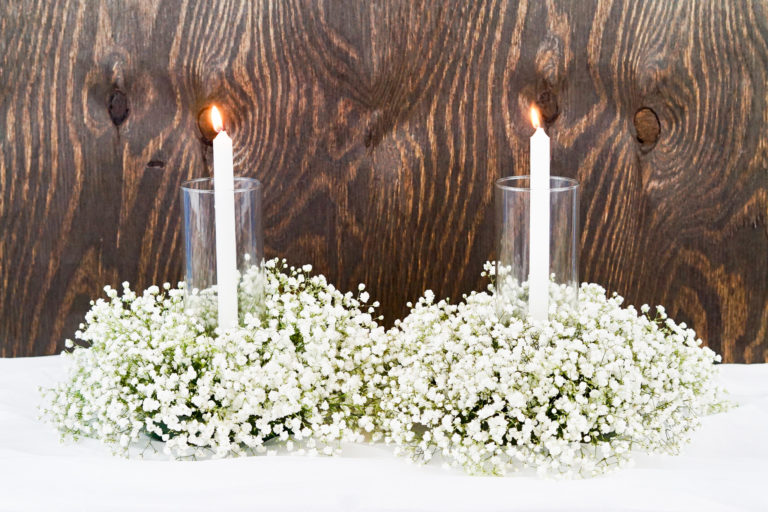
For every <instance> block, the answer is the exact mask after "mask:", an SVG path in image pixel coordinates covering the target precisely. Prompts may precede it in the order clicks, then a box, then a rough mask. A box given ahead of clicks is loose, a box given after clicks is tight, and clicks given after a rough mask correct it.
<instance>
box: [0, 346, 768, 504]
mask: <svg viewBox="0 0 768 512" xmlns="http://www.w3.org/2000/svg"><path fill="white" fill-rule="evenodd" d="M62 362H63V361H62V359H61V358H60V357H57V356H52V357H38V358H26V359H0V511H2V512H6V511H15V510H45V511H49V510H50V511H54V510H55V511H65V510H77V511H84V510H95V511H112V510H131V511H134V510H162V511H172V510H222V511H224V510H227V511H228V510H435V511H446V510H473V511H474V510H548V511H554V510H564V511H576V510H589V511H596V510H606V511H623V510H626V511H640V510H649V511H677V510H686V511H687V510H691V511H696V512H703V511H708V510H749V511H768V365H765V364H763V365H751V366H744V365H723V366H722V367H721V369H722V370H721V371H722V380H723V383H724V384H725V386H726V387H727V388H728V389H729V391H730V392H731V397H732V399H734V400H735V401H736V402H737V403H739V404H740V406H739V407H738V408H736V409H734V410H732V411H730V412H728V413H725V414H718V415H714V416H709V417H706V418H704V425H703V427H702V429H701V430H699V431H698V432H696V433H695V434H694V438H693V442H692V443H691V444H690V445H688V446H687V447H686V448H685V450H684V452H683V453H682V454H681V455H680V456H677V457H672V456H644V455H640V456H638V460H637V463H636V464H635V466H634V467H632V468H628V469H624V470H621V471H619V472H616V473H613V474H611V475H608V476H604V477H598V478H592V479H588V480H565V481H562V480H561V481H556V480H544V479H539V478H537V477H535V476H533V475H527V476H520V475H513V476H509V477H504V478H494V477H470V476H465V475H463V474H462V473H460V472H459V471H454V470H450V471H449V470H444V469H442V468H441V467H439V466H426V467H421V466H415V465H413V464H408V463H407V462H405V461H404V460H403V459H400V458H397V457H395V456H393V455H392V451H391V449H390V448H389V447H386V446H379V445H377V446H350V447H348V449H345V455H344V456H341V457H301V456H271V457H269V456H257V457H243V458H238V459H226V460H208V461H197V462H190V461H187V462H179V461H165V460H135V459H133V460H126V459H122V458H119V457H114V456H112V455H110V452H109V450H108V449H107V448H105V447H103V446H102V445H101V444H99V443H98V442H96V441H92V440H85V441H81V442H79V443H77V444H71V443H67V444H62V443H60V441H59V436H58V433H57V432H56V431H55V430H54V429H53V428H52V427H51V426H50V425H49V424H46V423H42V422H40V421H39V420H38V414H39V413H38V409H37V407H38V404H39V403H40V395H39V392H38V386H50V385H52V384H53V383H54V382H56V381H57V380H59V379H60V378H61V377H62V376H63V365H62Z"/></svg>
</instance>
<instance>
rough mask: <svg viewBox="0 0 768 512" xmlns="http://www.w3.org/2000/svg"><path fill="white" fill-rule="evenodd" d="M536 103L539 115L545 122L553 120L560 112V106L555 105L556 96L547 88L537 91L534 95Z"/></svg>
mask: <svg viewBox="0 0 768 512" xmlns="http://www.w3.org/2000/svg"><path fill="white" fill-rule="evenodd" d="M536 105H537V106H538V107H539V112H541V117H542V118H543V119H544V122H546V123H551V122H553V121H554V120H555V119H556V118H557V115H558V114H559V113H560V108H559V107H558V105H557V96H555V93H553V92H552V91H550V90H549V89H545V90H544V91H542V92H540V93H539V95H538V96H537V97H536Z"/></svg>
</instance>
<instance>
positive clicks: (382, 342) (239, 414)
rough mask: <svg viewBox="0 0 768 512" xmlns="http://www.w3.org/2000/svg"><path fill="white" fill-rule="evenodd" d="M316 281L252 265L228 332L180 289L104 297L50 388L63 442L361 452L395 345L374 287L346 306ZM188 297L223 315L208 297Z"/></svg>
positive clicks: (211, 450)
mask: <svg viewBox="0 0 768 512" xmlns="http://www.w3.org/2000/svg"><path fill="white" fill-rule="evenodd" d="M310 271H311V267H310V266H309V265H305V266H304V267H302V268H301V269H296V268H293V267H290V268H288V267H287V264H286V263H285V262H284V261H278V260H271V261H269V262H267V263H266V264H265V265H264V269H263V270H262V269H261V268H260V267H258V266H253V267H252V268H251V270H250V271H249V272H247V273H246V275H244V276H243V279H242V281H241V287H240V303H241V305H243V304H251V306H252V307H251V310H250V311H246V312H243V309H248V308H242V307H241V324H240V325H241V327H238V328H235V329H232V330H229V331H227V332H219V331H218V330H216V329H214V327H213V326H212V319H213V318H215V311H214V312H210V311H209V312H208V314H203V312H200V311H198V312H197V313H199V314H190V313H189V312H188V311H185V308H184V295H185V290H184V288H183V283H182V284H180V286H179V287H178V288H171V286H170V285H168V284H165V285H164V286H163V287H162V289H161V288H158V287H156V286H153V287H150V288H148V289H147V290H146V291H144V292H143V293H142V294H140V295H139V294H137V293H135V292H134V291H132V290H131V289H130V288H129V286H128V283H123V290H122V294H119V293H118V291H117V290H115V289H112V288H110V287H107V288H105V290H106V294H107V297H106V299H99V300H96V301H95V302H93V303H92V308H91V310H90V311H89V312H88V314H87V315H86V318H85V323H84V324H83V325H81V328H80V330H79V331H78V332H77V333H76V339H77V340H78V344H74V343H73V342H72V341H69V340H68V341H67V347H68V348H69V351H68V352H65V354H66V357H68V358H69V359H70V363H71V365H70V370H69V372H70V373H69V375H68V377H67V379H66V380H65V381H64V382H62V383H60V384H59V385H58V386H56V387H55V388H53V389H50V390H48V394H49V395H50V396H49V398H50V400H49V403H48V405H47V407H46V408H45V409H44V411H43V412H44V415H45V416H46V417H47V418H48V419H50V420H51V421H52V422H53V423H54V424H55V425H56V426H57V427H58V428H59V429H60V431H61V432H62V434H63V435H64V436H65V437H66V436H69V437H73V438H78V437H80V436H86V437H93V438H97V439H100V440H101V441H103V442H104V443H106V444H108V445H110V446H112V447H113V449H114V450H115V451H116V452H119V453H123V454H128V453H129V449H130V448H131V447H134V446H136V445H137V444H138V445H141V442H142V441H147V440H149V439H152V438H154V439H157V440H161V441H164V446H163V449H164V451H165V452H166V453H167V454H169V455H171V456H174V457H185V456H198V455H212V456H214V457H223V456H228V455H236V454H240V453H243V452H263V451H265V450H266V446H267V443H268V442H269V441H270V440H272V439H278V440H282V441H284V446H286V447H287V448H288V449H292V448H293V447H294V442H297V441H298V442H300V446H301V449H302V450H304V449H307V450H309V451H311V452H317V451H322V452H323V453H333V452H334V451H335V450H336V449H338V442H339V441H342V440H349V441H357V440H360V439H361V438H362V436H361V434H359V432H360V431H362V430H365V428H366V426H368V429H369V430H370V426H369V425H372V424H373V422H372V416H371V415H372V411H373V409H372V405H371V402H370V399H371V396H372V387H371V386H372V383H373V382H374V381H375V380H376V377H375V376H376V375H377V374H379V373H380V372H381V370H382V369H383V368H382V367H381V362H382V360H381V358H382V356H383V354H384V353H385V348H386V342H387V339H386V336H385V333H384V330H383V328H381V327H379V326H378V325H377V323H376V320H375V319H374V318H373V316H372V315H373V312H374V308H375V307H376V306H377V305H378V304H377V303H374V304H373V305H372V306H366V304H365V303H366V302H367V301H368V294H367V292H365V291H364V287H363V285H360V288H359V291H358V294H357V295H353V294H352V293H346V294H342V293H341V292H340V291H338V290H337V289H336V288H334V286H333V285H331V284H329V283H328V282H327V281H326V279H325V277H323V276H322V275H318V276H310V274H309V272H310ZM191 293H192V294H193V295H195V296H197V295H198V294H199V296H200V297H201V300H199V301H197V302H196V304H198V306H199V307H202V306H200V305H201V304H206V302H207V303H208V304H209V305H210V307H214V306H213V304H214V302H213V301H210V300H208V301H206V300H205V294H206V291H203V292H198V291H196V290H195V291H193V292H191ZM262 295H263V297H264V298H263V300H261V299H259V300H252V299H253V297H256V296H259V297H261V296H262ZM193 303H195V302H194V301H193ZM257 304H258V305H259V306H261V305H263V307H258V308H257V307H256V305H257ZM147 445H149V443H147Z"/></svg>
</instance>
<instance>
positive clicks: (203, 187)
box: [181, 177, 264, 328]
mask: <svg viewBox="0 0 768 512" xmlns="http://www.w3.org/2000/svg"><path fill="white" fill-rule="evenodd" d="M233 193H234V224H235V262H236V266H237V269H236V276H235V281H236V283H237V308H238V315H237V317H238V320H239V322H241V323H242V321H243V317H244V315H245V314H247V313H251V314H255V315H258V314H260V313H261V312H262V309H263V299H264V297H263V296H264V269H263V260H264V235H263V232H262V225H261V224H262V222H261V221H262V211H261V203H262V197H261V183H260V182H259V181H258V180H256V179H253V178H239V177H236V178H235V179H234V192H233ZM181 204H182V210H183V218H184V225H183V231H184V279H185V281H186V287H185V290H186V295H185V304H184V305H185V310H186V312H187V314H191V315H195V316H197V317H198V318H200V320H201V322H203V324H204V325H205V326H206V327H210V328H214V327H216V326H217V325H218V296H217V293H218V288H217V284H218V282H219V280H218V276H217V261H216V204H215V194H214V188H213V178H200V179H196V180H191V181H186V182H184V183H183V184H182V186H181Z"/></svg>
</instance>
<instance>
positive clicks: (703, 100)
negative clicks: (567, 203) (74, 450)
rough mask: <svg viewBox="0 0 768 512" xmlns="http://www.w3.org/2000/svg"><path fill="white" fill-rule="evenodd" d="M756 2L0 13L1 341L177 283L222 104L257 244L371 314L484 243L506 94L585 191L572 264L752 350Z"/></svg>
mask: <svg viewBox="0 0 768 512" xmlns="http://www.w3.org/2000/svg"><path fill="white" fill-rule="evenodd" d="M767 20H768V2H765V1H764V0H758V1H754V2H752V1H747V0H723V1H716V0H712V1H693V0H687V1H679V2H667V1H663V0H655V1H642V2H641V1H633V0H615V1H610V0H606V1H572V2H554V1H546V2H544V1H536V2H533V1H531V2H527V1H519V2H518V1H511V0H488V1H477V2H466V3H465V2H442V1H436V0H421V1H416V2H411V1H406V0H397V1H372V2H358V1H357V0H344V1H339V0H333V1H330V0H328V1H321V2H316V1H309V0H306V1H300V0H291V1H281V2H270V1H266V0H263V1H257V2H223V1H221V2H192V1H182V0H173V1H169V0H166V1H159V2H155V1H150V0H135V1H114V2H100V1H95V0H94V1H85V0H82V1H80V0H62V1H58V2H48V1H44V0H11V1H10V2H3V3H2V4H1V5H0V230H1V231H0V356H22V355H33V354H49V353H54V352H56V351H57V350H60V349H61V348H62V346H63V339H64V338H65V337H66V336H70V335H71V334H72V332H73V330H74V329H75V328H76V326H77V324H78V323H79V322H80V321H81V318H82V315H83V313H84V312H85V311H86V309H87V306H88V301H89V300H90V299H91V298H93V297H95V296H98V295H99V294H100V288H101V286H103V285H104V284H108V283H109V284H112V285H116V284H118V283H119V282H120V281H122V280H126V279H127V280H129V281H131V282H132V283H134V284H136V285H137V286H139V287H144V286H147V285H149V284H150V283H157V282H161V281H165V280H176V279H178V278H179V276H180V258H181V251H182V247H181V245H180V236H179V235H180V233H179V204H178V187H179V184H180V183H181V182H182V181H183V180H185V179H188V178H192V177H198V176H203V175H206V174H208V173H209V166H210V146H209V145H208V143H207V141H206V136H205V135H203V134H202V133H201V130H200V128H199V127H198V115H199V113H200V112H201V111H202V110H203V109H205V108H206V107H208V106H209V105H210V104H211V103H213V102H215V103H216V104H218V105H219V106H220V107H221V108H222V110H223V112H224V115H225V116H226V117H227V119H228V123H229V126H230V134H231V135H232V137H233V139H234V140H235V159H236V166H237V169H238V170H239V172H240V173H242V174H245V175H248V176H254V177H257V178H259V179H260V180H262V182H263V183H264V189H265V194H266V197H265V215H266V219H265V238H266V240H265V241H266V248H267V252H268V255H269V256H273V255H280V256H286V257H288V258H289V259H290V260H291V261H292V262H295V263H305V262H309V263H312V264H314V266H315V269H316V270H317V271H319V272H323V273H325V274H326V275H328V277H329V278H330V280H331V281H332V282H335V283H337V284H338V285H339V286H340V287H341V288H345V289H351V288H352V287H354V286H355V285H356V284H357V283H358V282H361V281H362V282H366V283H367V284H368V286H369V289H370V291H371V294H372V295H373V296H375V297H378V298H379V299H380V300H381V302H382V310H383V313H384V314H385V315H386V317H387V319H388V320H389V321H392V320H393V319H394V318H396V317H398V316H400V315H402V314H404V313H405V311H406V309H405V303H406V301H408V300H412V299H414V298H416V297H417V296H418V295H419V294H420V293H421V292H422V291H423V290H424V289H425V288H431V289H433V290H434V291H435V293H437V294H438V295H440V296H451V297H458V296H459V295H460V294H461V293H463V292H466V291H469V290H471V289H475V288H478V287H479V286H481V280H480V278H479V275H478V274H479V271H480V268H481V265H482V262H483V261H485V260H486V259H487V258H489V257H491V256H492V254H491V253H492V249H493V226H492V222H493V221H492V218H493V215H492V197H493V195H492V188H493V181H494V180H495V178H497V177H500V176H503V175H509V174H523V173H525V168H526V165H527V154H526V153H527V148H528V137H529V136H530V134H531V127H530V124H529V121H528V119H527V112H528V107H529V104H530V103H531V102H532V101H537V102H538V103H539V104H540V106H541V109H542V112H543V114H544V118H545V119H546V121H547V128H548V132H549V134H550V136H551V137H552V149H553V158H554V159H553V164H552V165H553V172H555V173H558V174H561V175H565V176H570V177H576V178H578V179H579V180H580V181H581V184H582V189H583V190H582V211H581V216H582V218H581V222H582V226H583V233H582V238H581V243H582V253H581V255H582V256H581V277H582V279H584V280H590V281H596V282H598V283H601V284H603V285H605V286H606V287H607V288H608V289H609V290H615V291H617V292H619V293H621V294H623V295H625V296H626V297H627V299H628V301H629V302H632V303H636V304H641V303H651V304H665V305H667V309H668V310H669V311H670V313H671V315H672V316H673V317H675V318H677V319H680V320H685V321H686V322H688V323H689V324H690V325H692V326H693V327H694V328H696V329H697V330H698V332H699V333H700V334H701V335H702V337H703V338H704V339H705V341H706V342H707V343H708V344H709V345H710V346H711V347H712V348H714V349H715V350H717V351H719V352H721V353H722V354H723V357H724V360H726V361H733V362H742V361H750V362H760V361H768V97H767V96H768V87H767V86H766V82H767V81H768V71H766V70H767V69H768V43H767V42H766V41H768V21H767Z"/></svg>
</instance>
